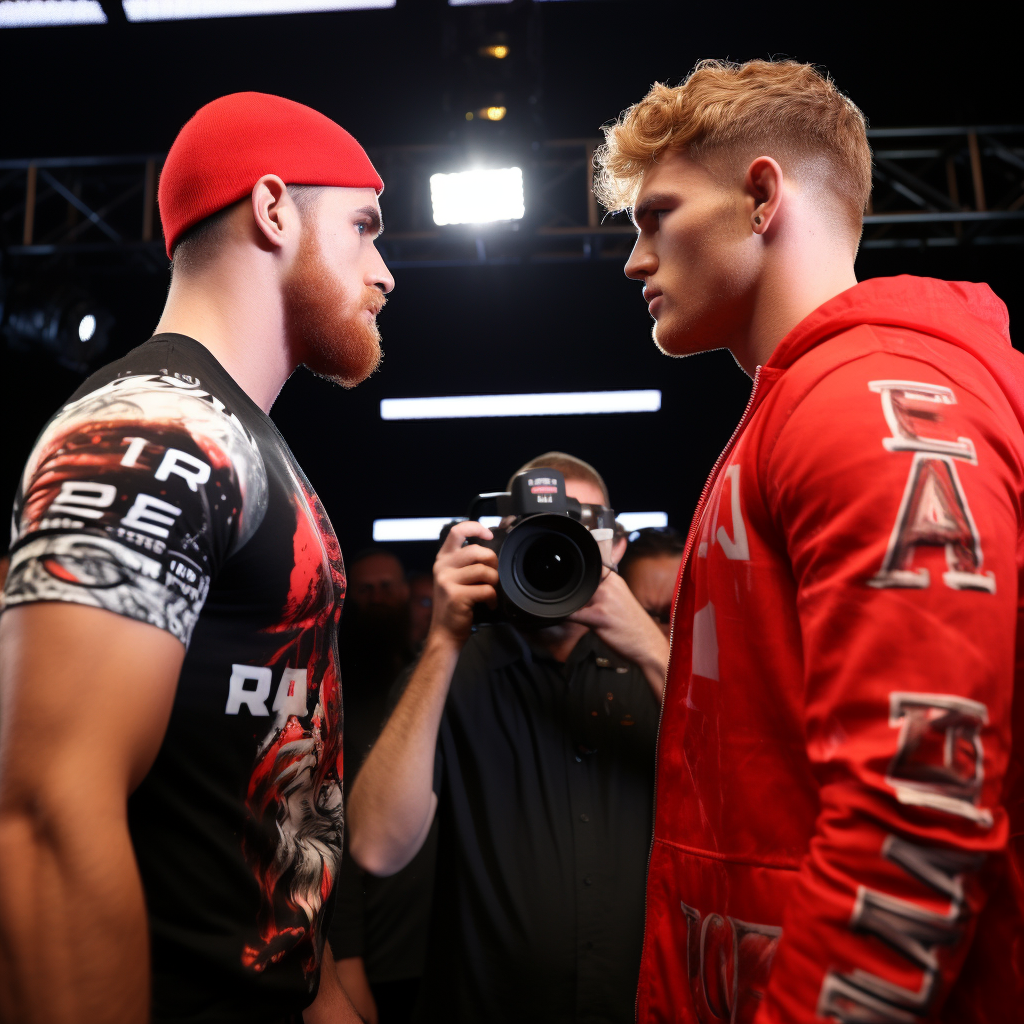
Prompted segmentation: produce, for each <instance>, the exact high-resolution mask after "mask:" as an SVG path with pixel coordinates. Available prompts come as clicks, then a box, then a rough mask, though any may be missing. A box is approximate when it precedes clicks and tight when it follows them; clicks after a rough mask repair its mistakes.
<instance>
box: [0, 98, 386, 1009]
mask: <svg viewBox="0 0 1024 1024" xmlns="http://www.w3.org/2000/svg"><path fill="white" fill-rule="evenodd" d="M382 188H383V183H382V182H381V180H380V177H379V176H378V175H377V172H376V171H375V170H374V168H373V166H372V164H371V163H370V161H369V159H368V158H367V156H366V153H365V152H364V151H363V149H362V148H361V147H360V146H359V144H358V143H357V142H356V140H355V139H353V138H352V136H351V135H349V134H348V133H347V132H346V131H345V130H344V129H342V128H341V127H340V126H338V125H337V124H335V123H334V122H333V121H331V120H329V119H328V118H327V117H325V116H324V115H323V114H319V113H317V112H316V111H314V110H311V109H310V108H309V107H305V106H302V105H301V104H299V103H295V102H293V101H291V100H286V99H282V98H281V97H278V96H268V95H265V94H263V93H255V92H246V93H235V94H233V95H230V96H222V97H221V98H220V99H217V100H214V101H213V102H212V103H209V104H207V105H206V106H204V107H203V108H202V109H200V110H199V111H198V112H197V113H196V114H195V116H194V117H193V118H192V119H191V120H190V121H189V122H188V123H187V124H186V125H185V127H184V128H182V130H181V132H180V133H179V134H178V137H177V138H176V139H175V141H174V145H173V146H171V149H170V152H169V153H168V155H167V160H166V162H165V163H164V166H163V170H162V172H161V174H160V188H159V203H160V218H161V221H162V224H163V230H164V239H165V242H166V251H167V255H168V257H169V258H170V259H171V261H172V263H171V267H172V269H171V284H170V289H169V291H168V294H167V301H166V304H165V306H164V310H163V314H162V315H161V317H160V322H159V323H158V324H157V326H156V333H155V335H154V337H152V338H151V339H150V340H149V341H147V342H146V343H145V344H143V345H140V346H139V347H138V348H136V349H134V350H133V351H131V352H130V353H128V355H126V356H125V357H124V358H122V359H119V360H118V361H116V362H114V363H112V364H110V365H109V366H106V367H104V368H103V369H101V370H98V371H97V372H96V373H94V374H93V375H92V376H91V377H90V378H89V379H88V380H87V381H86V382H85V383H84V384H83V385H82V386H81V387H80V388H79V389H78V390H77V391H76V392H75V394H74V395H73V396H72V397H71V399H70V400H69V402H68V403H67V404H66V405H65V406H64V407H63V408H62V409H61V410H60V411H59V412H58V413H57V414H56V415H55V416H54V417H53V418H52V419H51V420H50V422H49V423H48V424H47V425H46V427H45V428H44V430H43V432H42V434H41V435H40V437H39V439H38V441H37V442H36V446H35V448H34V449H33V451H32V453H31V455H30V456H29V460H28V464H27V466H26V468H25V472H24V474H23V476H22V479H21V484H20V486H19V490H18V493H17V495H16V497H15V505H14V526H15V537H14V539H13V542H12V545H11V568H10V573H9V575H8V578H7V584H6V591H5V601H6V604H5V608H4V611H3V615H2V617H0V701H2V705H0V722H2V726H3V731H2V734H0V763H2V766H3V767H2V770H0V1019H2V1020H4V1021H17V1022H18V1024H32V1022H40V1024H52V1022H54V1021H74V1022H82V1024H85V1022H88V1024H109V1022H115V1021H116V1022H123V1024H138V1022H140V1021H149V1020H153V1021H157V1022H175V1024H185V1022H198V1021H214V1020H215V1021H218V1022H232V1021H234V1022H238V1024H256V1022H259V1024H284V1022H285V1021H289V1022H295V1021H298V1020H299V1019H300V1018H301V1019H302V1020H303V1021H305V1024H313V1022H325V1024H326V1022H330V1024H339V1022H341V1021H354V1020H355V1019H356V1015H355V1011H354V1010H353V1009H352V1007H351V1005H350V1003H349V1001H348V1000H347V998H346V997H345V994H344V991H343V990H342V988H341V986H340V985H339V983H338V976H337V972H336V971H335V968H334V959H333V957H332V956H331V951H330V948H329V946H327V945H325V939H326V934H325V933H326V925H327V921H328V919H329V917H330V913H331V904H332V901H333V893H334V878H335V874H336V872H337V869H338V865H339V862H340V860H341V855H342V825H343V820H342V819H343V811H342V777H341V775H342V757H341V754H342V700H341V684H340V680H339V676H338V666H337V664H336V657H337V643H336V641H337V628H338V619H339V617H340V615H341V606H342V601H343V599H344V594H345V570H344V566H343V564H342V559H341V550H340V548H339V546H338V540H337V537H336V536H335V534H334V530H333V529H332V528H331V524H330V520H329V519H328V517H327V513H326V512H325V511H324V508H323V506H322V505H321V504H320V502H319V500H318V499H317V497H316V494H315V493H314V491H313V488H312V487H311V486H310V484H309V482H308V481H307V480H306V478H305V476H304V475H303V473H302V470H301V469H300V468H299V466H298V464H297V463H296V462H295V459H294V457H293V456H292V454H291V452H290V451H289V450H288V447H287V445H286V444H285V443H284V441H283V440H282V438H281V435H280V434H279V433H278V431H277V428H276V427H275V426H274V424H273V422H272V421H271V419H270V417H269V415H268V413H269V411H270V408H271V406H272V405H273V403H274V401H275V399H276V398H277V395H278V392H279V391H280V390H281V387H282V386H283V385H284V382H285V381H286V380H287V379H288V377H289V376H290V375H291V373H292V372H293V371H294V370H295V368H296V367H297V366H298V365H300V364H304V365H306V366H308V367H309V368H310V369H311V370H313V371H315V372H316V373H318V374H321V375H322V376H324V377H326V378H329V379H331V380H333V381H335V382H337V383H339V384H343V385H345V386H347V387H351V386H353V385H355V384H358V383H359V382H360V381H362V380H364V379H365V378H366V377H367V376H368V375H369V374H371V373H372V372H373V371H374V370H375V369H376V367H377V365H378V364H379V362H380V358H381V350H380V335H379V333H378V331H377V325H376V319H375V318H376V314H377V313H378V312H379V311H380V309H381V307H382V306H383V305H384V301H385V298H384V296H385V293H386V292H389V291H390V290H391V289H392V288H393V287H394V281H393V279H392V277H391V275H390V274H389V273H388V270H387V268H386V267H385V265H384V261H383V260H382V259H381V256H380V253H379V252H378V251H377V249H376V245H375V240H376V237H377V234H378V232H379V228H380V223H381V213H380V207H379V204H378V200H377V197H378V195H379V194H380V192H381V190H382ZM147 919H148V920H147Z"/></svg>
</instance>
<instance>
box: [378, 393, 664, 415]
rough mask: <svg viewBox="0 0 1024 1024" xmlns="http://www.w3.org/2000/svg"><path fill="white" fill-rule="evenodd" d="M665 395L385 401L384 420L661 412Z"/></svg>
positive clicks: (598, 394) (481, 396) (586, 395)
mask: <svg viewBox="0 0 1024 1024" xmlns="http://www.w3.org/2000/svg"><path fill="white" fill-rule="evenodd" d="M660 408H661V392H660V391H657V390H654V389H651V390H647V391H565V392H554V393H550V394H536V395H456V396H453V397H448V398H385V399H382V401H381V403H380V418H381V419H382V420H459V419H475V418H478V417H479V418H483V417H492V416H583V415H592V414H597V413H624V412H657V411H658V410H659V409H660Z"/></svg>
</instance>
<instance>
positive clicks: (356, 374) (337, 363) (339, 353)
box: [305, 325, 384, 388]
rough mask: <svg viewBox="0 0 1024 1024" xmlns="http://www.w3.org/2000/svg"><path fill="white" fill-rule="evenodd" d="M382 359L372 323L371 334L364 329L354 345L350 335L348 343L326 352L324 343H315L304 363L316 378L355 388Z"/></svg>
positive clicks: (375, 369)
mask: <svg viewBox="0 0 1024 1024" xmlns="http://www.w3.org/2000/svg"><path fill="white" fill-rule="evenodd" d="M383 359H384V353H383V351H382V350H381V347H380V335H379V334H378V333H377V331H376V325H374V329H373V330H372V333H371V332H369V331H367V332H366V334H365V335H364V336H363V337H361V338H359V340H358V342H357V343H356V344H355V345H353V344H352V339H351V338H349V339H348V342H347V343H345V344H340V345H339V346H338V347H337V348H336V349H335V348H331V349H327V350H326V351H325V347H324V346H323V345H318V346H316V348H315V349H314V353H313V356H312V358H307V359H306V361H305V366H306V369H308V370H311V371H312V372H313V373H315V374H316V375H317V376H318V377H323V378H324V380H329V381H330V382H331V383H332V384H337V385H338V387H342V388H354V387H356V386H357V385H359V384H362V383H363V381H364V380H366V379H367V378H368V377H371V376H373V374H374V373H376V372H377V370H378V369H379V367H380V364H381V362H382V361H383Z"/></svg>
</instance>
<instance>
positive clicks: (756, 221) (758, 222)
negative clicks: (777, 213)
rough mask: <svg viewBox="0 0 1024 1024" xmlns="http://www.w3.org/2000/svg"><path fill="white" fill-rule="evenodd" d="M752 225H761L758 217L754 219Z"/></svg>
mask: <svg viewBox="0 0 1024 1024" xmlns="http://www.w3.org/2000/svg"><path fill="white" fill-rule="evenodd" d="M754 223H755V224H760V223H761V218H760V217H759V216H758V217H755V218H754Z"/></svg>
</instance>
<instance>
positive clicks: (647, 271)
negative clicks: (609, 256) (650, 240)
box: [623, 235, 658, 281]
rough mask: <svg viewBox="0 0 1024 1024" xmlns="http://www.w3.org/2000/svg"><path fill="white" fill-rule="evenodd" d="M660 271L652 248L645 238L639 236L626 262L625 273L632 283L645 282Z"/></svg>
mask: <svg viewBox="0 0 1024 1024" xmlns="http://www.w3.org/2000/svg"><path fill="white" fill-rule="evenodd" d="M657 269H658V260H657V257H656V256H655V255H654V253H653V252H652V251H651V249H650V247H649V246H648V245H647V244H646V242H644V240H643V237H642V236H640V235H638V236H637V239H636V242H635V243H634V245H633V251H632V252H631V253H630V254H629V259H628V260H626V266H625V267H624V268H623V271H624V273H625V275H626V277H628V278H629V279H630V280H631V281H645V280H646V279H647V278H648V277H650V275H651V274H653V273H654V272H655V270H657Z"/></svg>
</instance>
